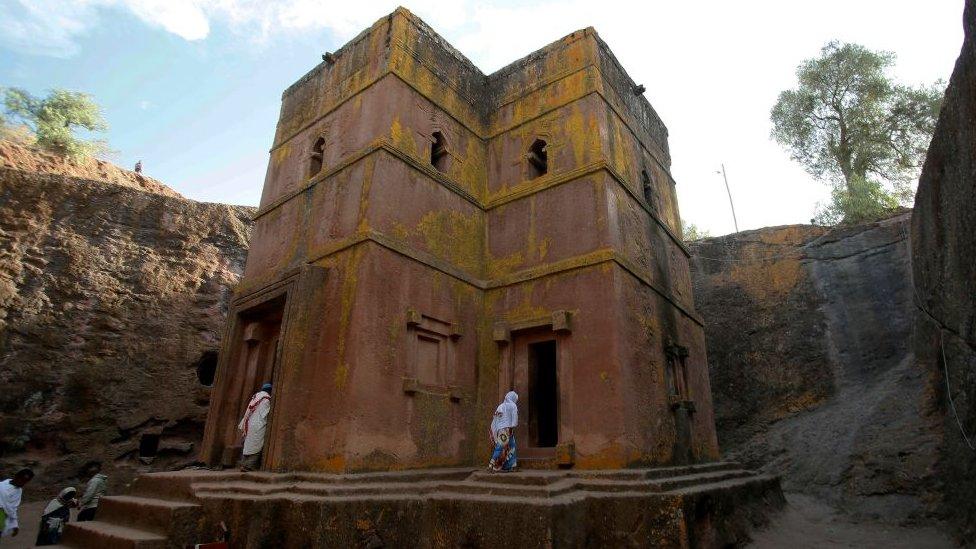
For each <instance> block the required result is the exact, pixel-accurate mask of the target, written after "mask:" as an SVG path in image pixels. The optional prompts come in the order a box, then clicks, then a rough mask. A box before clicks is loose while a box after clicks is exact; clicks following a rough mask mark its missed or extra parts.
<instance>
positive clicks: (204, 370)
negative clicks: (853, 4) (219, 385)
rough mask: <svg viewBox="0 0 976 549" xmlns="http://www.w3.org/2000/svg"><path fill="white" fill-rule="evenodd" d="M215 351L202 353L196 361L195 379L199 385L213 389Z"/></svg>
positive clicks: (215, 361) (215, 363) (215, 365)
mask: <svg viewBox="0 0 976 549" xmlns="http://www.w3.org/2000/svg"><path fill="white" fill-rule="evenodd" d="M218 357H219V355H218V354H217V351H204V352H203V354H202V355H200V359H199V360H197V379H198V380H199V381H200V384H201V385H204V386H206V387H213V383H214V376H216V375H217V359H218Z"/></svg>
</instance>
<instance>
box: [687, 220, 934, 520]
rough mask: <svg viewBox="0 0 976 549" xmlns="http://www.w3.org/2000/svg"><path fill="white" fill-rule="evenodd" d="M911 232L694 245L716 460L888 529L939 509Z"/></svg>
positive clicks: (743, 237)
mask: <svg viewBox="0 0 976 549" xmlns="http://www.w3.org/2000/svg"><path fill="white" fill-rule="evenodd" d="M910 219H911V215H910V214H907V213H906V214H901V215H898V216H896V217H893V218H890V219H886V220H883V221H880V222H877V223H870V224H866V225H859V226H854V227H847V228H837V229H832V230H831V229H826V228H822V227H811V226H789V227H773V228H767V229H760V230H757V231H748V232H744V233H739V234H736V235H730V236H727V237H721V238H713V239H707V240H704V241H700V242H697V243H695V244H693V245H692V249H693V253H694V263H693V269H692V272H693V277H694V282H695V299H696V306H697V308H698V310H699V311H700V312H701V314H702V316H703V317H704V318H705V323H706V328H705V331H706V338H707V343H708V362H709V371H710V375H711V379H712V391H713V393H714V399H715V410H716V419H717V426H718V433H719V444H720V446H721V447H722V449H723V451H724V453H725V454H726V456H728V457H730V458H732V459H739V460H742V461H744V462H746V463H747V464H749V465H751V466H754V467H760V468H763V469H766V470H772V471H776V472H780V473H783V474H784V477H783V483H784V488H785V489H788V490H794V491H800V492H806V493H810V494H814V495H816V496H818V497H821V498H824V499H826V500H828V501H830V502H831V503H833V504H835V505H838V506H840V507H842V508H843V509H845V510H846V511H848V512H850V513H853V514H856V515H860V516H865V517H871V518H879V519H884V520H888V521H897V522H912V521H915V520H919V519H926V518H928V517H930V516H931V515H932V514H933V513H935V512H936V511H937V509H936V508H935V507H934V506H933V502H934V501H935V500H937V497H938V496H937V493H936V492H935V489H936V487H935V479H934V478H933V467H934V463H935V460H936V455H937V445H938V437H937V435H936V434H935V432H936V431H938V430H937V429H935V425H936V424H937V423H938V414H937V413H936V410H935V407H934V405H933V394H932V390H931V388H930V377H929V375H928V373H927V371H926V370H925V369H923V368H920V367H919V366H918V365H917V364H916V362H915V360H914V357H913V355H912V352H911V335H912V325H913V315H914V313H913V306H912V290H911V270H910V257H909V255H910V253H909V245H908V244H909V243H908V230H909V223H910Z"/></svg>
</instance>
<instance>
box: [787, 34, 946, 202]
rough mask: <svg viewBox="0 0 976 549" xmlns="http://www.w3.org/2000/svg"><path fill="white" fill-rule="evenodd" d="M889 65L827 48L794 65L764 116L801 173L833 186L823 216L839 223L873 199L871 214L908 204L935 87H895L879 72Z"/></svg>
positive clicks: (883, 55)
mask: <svg viewBox="0 0 976 549" xmlns="http://www.w3.org/2000/svg"><path fill="white" fill-rule="evenodd" d="M894 60H895V56H894V54H892V53H891V52H884V51H882V52H875V51H871V50H869V49H867V48H865V47H864V46H860V45H858V44H841V43H839V42H836V41H833V42H829V43H827V45H825V46H824V47H823V49H822V50H821V55H820V57H817V58H814V59H807V60H806V61H804V62H803V63H801V64H800V66H799V67H798V68H797V71H796V75H797V80H798V82H799V86H798V87H797V88H796V89H793V90H786V91H784V92H782V93H780V95H779V99H778V100H777V101H776V104H775V105H774V106H773V108H772V111H771V112H770V119H771V120H772V123H773V129H772V132H771V136H772V138H773V139H775V140H776V141H777V142H778V143H779V144H780V145H782V146H784V147H785V148H786V149H787V150H788V151H789V152H790V156H791V157H792V158H793V160H796V161H797V162H799V163H800V164H802V165H803V167H804V168H805V169H806V170H807V172H809V173H810V174H811V175H813V176H814V177H816V178H818V179H821V180H825V182H827V183H830V184H832V185H834V186H835V189H834V192H833V193H832V194H833V198H834V200H835V202H834V203H833V204H831V205H830V206H828V208H827V209H829V210H831V211H838V212H840V214H841V216H842V218H844V219H846V218H847V214H848V213H850V214H851V215H853V216H855V217H856V216H858V215H861V213H862V212H863V211H865V210H863V209H862V208H861V206H857V207H855V204H859V205H863V201H869V200H874V199H876V200H877V201H878V202H876V203H875V204H874V205H873V206H871V208H876V207H881V206H884V205H885V204H888V203H890V201H891V200H892V199H895V201H896V202H897V201H898V200H911V186H910V182H911V181H912V180H914V179H916V178H917V176H918V171H919V169H920V168H921V165H922V162H923V161H924V160H925V152H926V149H927V148H928V144H929V141H930V140H931V139H932V133H933V132H934V131H935V123H936V120H937V119H938V115H939V108H940V107H941V104H942V94H943V92H942V90H943V88H944V85H943V83H942V82H936V83H935V84H933V85H931V86H923V87H911V86H905V85H901V84H898V83H896V82H894V81H893V80H892V79H891V78H890V77H889V76H888V75H887V72H886V71H887V70H888V69H889V68H890V67H891V66H892V65H893V64H894ZM837 185H841V186H842V187H843V189H846V190H844V191H843V192H842V191H841V190H839V189H837V188H836V187H837ZM886 186H887V187H890V188H891V190H886V189H885V187H886ZM838 200H839V202H838ZM844 207H850V208H855V209H853V210H851V211H850V212H846V211H845V210H843V209H839V208H844ZM871 208H867V209H871ZM818 215H819V214H818Z"/></svg>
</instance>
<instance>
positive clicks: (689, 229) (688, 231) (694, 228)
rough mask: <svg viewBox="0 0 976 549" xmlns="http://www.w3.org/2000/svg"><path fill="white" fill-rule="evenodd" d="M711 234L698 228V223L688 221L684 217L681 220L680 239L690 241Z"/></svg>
mask: <svg viewBox="0 0 976 549" xmlns="http://www.w3.org/2000/svg"><path fill="white" fill-rule="evenodd" d="M711 236H712V235H711V234H709V232H708V231H706V230H705V229H701V228H699V227H698V225H695V224H694V223H688V222H687V221H685V220H684V219H682V220H681V240H683V241H685V242H692V241H695V240H701V239H703V238H710V237H711Z"/></svg>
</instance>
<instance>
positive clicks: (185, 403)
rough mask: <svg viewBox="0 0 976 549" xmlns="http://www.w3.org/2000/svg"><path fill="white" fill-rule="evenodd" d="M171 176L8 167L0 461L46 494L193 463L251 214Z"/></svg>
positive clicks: (0, 249) (3, 216) (0, 251)
mask: <svg viewBox="0 0 976 549" xmlns="http://www.w3.org/2000/svg"><path fill="white" fill-rule="evenodd" d="M2 150H10V149H9V147H7V148H3V149H2ZM35 160H36V159H35ZM116 171H118V172H120V173H122V172H124V171H122V170H118V169H116ZM133 175H134V174H133ZM130 183H131V182H130ZM159 185H160V187H153V188H151V189H138V188H134V187H136V186H137V185H134V184H120V183H117V182H99V181H90V180H84V179H79V178H75V177H68V176H64V175H57V174H51V173H36V172H25V171H19V170H14V169H8V168H0V386H2V387H3V388H4V390H3V391H2V392H0V471H2V472H3V473H7V472H9V471H10V470H11V469H13V468H15V467H19V466H23V465H25V464H26V465H32V466H34V467H35V468H36V469H37V472H38V477H37V481H36V482H35V483H34V484H32V490H31V492H32V493H33V494H36V495H37V496H38V497H40V495H41V494H45V492H46V491H50V490H46V488H51V487H53V486H52V485H56V484H62V483H65V482H72V481H74V480H75V477H76V476H77V474H78V472H79V469H80V468H81V467H82V466H83V464H84V463H85V462H87V461H88V460H94V459H97V460H102V461H103V462H104V463H105V466H106V468H107V469H108V471H107V472H108V473H109V475H110V478H111V480H112V481H113V484H115V486H113V489H118V485H119V484H122V483H124V482H126V481H127V480H128V479H130V478H131V477H132V476H133V475H134V474H135V473H137V472H140V471H143V470H147V469H150V468H170V467H173V466H176V465H179V464H180V463H184V462H192V461H193V460H194V457H195V452H196V447H195V445H196V444H197V443H198V440H199V438H200V436H201V434H202V425H203V422H204V421H205V416H206V410H207V403H208V399H209V389H208V388H207V387H205V386H204V385H202V384H201V383H200V381H199V380H198V376H197V371H196V370H197V367H198V366H199V367H200V368H201V370H203V372H202V373H203V374H204V375H206V374H207V369H208V368H210V367H212V365H213V364H215V363H216V349H217V348H218V343H219V338H220V336H221V332H222V330H223V326H224V316H225V314H226V309H227V302H228V299H229V297H230V291H231V287H232V286H233V285H234V284H235V283H236V281H237V280H238V278H239V276H240V273H241V271H242V268H243V263H244V259H245V255H246V247H247V241H248V235H249V231H250V216H251V214H252V210H251V209H250V208H245V207H236V206H226V205H221V204H204V203H199V202H194V201H190V200H186V199H183V198H180V197H179V196H178V195H177V194H176V193H175V192H173V191H172V190H169V189H168V188H166V187H164V186H161V184H159ZM140 454H141V455H142V458H141V459H140ZM45 495H46V494H45Z"/></svg>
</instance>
